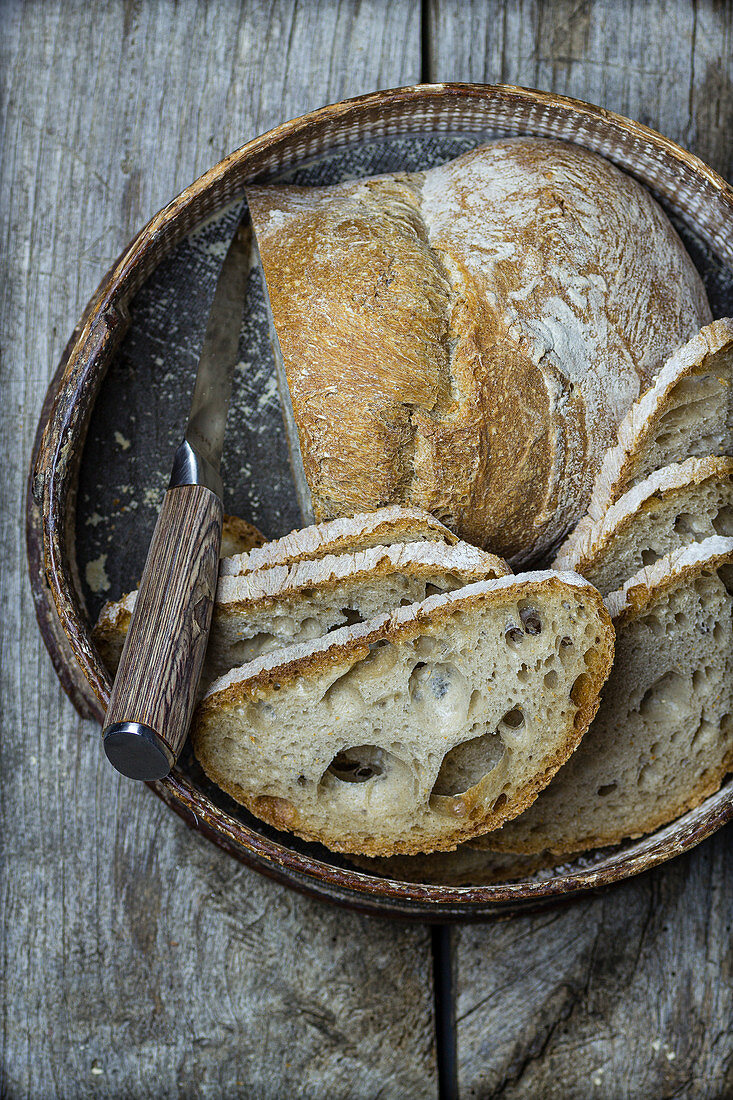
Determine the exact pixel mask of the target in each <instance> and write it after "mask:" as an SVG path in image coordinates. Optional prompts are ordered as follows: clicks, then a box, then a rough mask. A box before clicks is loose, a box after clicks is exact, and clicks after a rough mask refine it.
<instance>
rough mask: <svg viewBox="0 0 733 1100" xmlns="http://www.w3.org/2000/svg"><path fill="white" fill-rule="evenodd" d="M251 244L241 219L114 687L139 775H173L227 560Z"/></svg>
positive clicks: (112, 737)
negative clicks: (232, 408) (226, 516)
mask: <svg viewBox="0 0 733 1100" xmlns="http://www.w3.org/2000/svg"><path fill="white" fill-rule="evenodd" d="M250 244H251V238H250V231H249V229H248V228H243V227H242V225H241V219H240V224H239V225H238V228H237V230H236V231H235V233H234V236H233V238H232V241H231V243H230V245H229V248H228V251H227V254H226V256H225V259H224V262H223V264H222V267H221V272H220V275H219V280H218V282H217V285H216V290H215V292H214V298H213V301H212V305H211V310H210V313H209V320H208V323H207V326H206V335H205V337H204V342H203V345H202V349H201V355H200V358H199V365H198V372H197V375H196V382H195V385H194V391H193V399H192V402H191V412H190V415H189V419H188V426H187V428H186V432H185V435H184V438H183V442H182V443H181V445H180V446H179V448H178V450H177V451H176V454H175V458H174V460H173V473H172V475H171V480H170V484H169V486H168V492H167V493H166V495H165V497H164V499H163V505H162V507H161V510H160V514H159V516H158V522H157V524H156V527H155V531H154V533H153V539H152V542H151V544H150V549H149V550H148V557H147V560H146V562H145V569H144V571H143V576H142V580H141V582H140V588H139V591H138V595H137V600H136V602H135V607H134V610H133V613H132V618H131V620H130V626H129V629H128V633H127V638H126V640H125V645H124V647H123V650H122V655H121V657H120V664H119V667H118V669H117V675H116V677H115V682H114V684H113V687H112V692H111V694H110V700H109V706H108V708H107V715H106V718H105V724H104V729H103V740H104V748H105V752H106V754H107V757H108V759H109V761H110V763H111V764H113V766H114V767H115V768H117V770H118V771H121V772H122V773H123V775H127V776H129V777H130V778H132V779H145V780H152V779H162V778H163V777H164V776H165V775H167V774H168V772H169V771H170V769H171V768H172V767H173V765H174V764H175V762H176V760H177V758H178V754H179V753H180V751H181V748H182V746H183V743H184V741H185V739H186V735H187V733H188V729H189V726H190V724H191V718H192V715H193V709H194V706H195V703H196V691H197V687H198V683H199V679H200V676H201V669H202V667H203V663H204V656H205V652H206V644H207V640H208V634H209V628H210V626H211V616H212V611H213V606H214V597H215V593H216V581H217V574H218V569H219V548H220V544H221V528H222V517H223V505H222V499H221V497H222V484H221V475H220V473H219V466H220V463H221V452H222V447H223V444H224V431H225V427H226V419H227V411H228V407H229V398H230V396H231V388H232V375H233V373H234V367H235V365H236V362H237V351H238V348H239V334H240V329H241V327H242V316H243V313H244V302H245V287H246V279H247V274H248V270H249V260H250Z"/></svg>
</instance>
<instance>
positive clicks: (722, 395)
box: [588, 317, 733, 520]
mask: <svg viewBox="0 0 733 1100" xmlns="http://www.w3.org/2000/svg"><path fill="white" fill-rule="evenodd" d="M721 454H723V455H730V454H733V318H731V317H725V318H723V319H722V320H719V321H713V322H712V324H710V325H706V326H705V328H703V329H701V330H700V332H699V333H698V334H697V335H696V336H693V338H692V339H691V340H690V341H688V343H686V344H685V345H684V347H682V348H680V350H679V351H677V352H675V354H674V355H672V356H671V358H670V359H668V360H667V362H666V364H665V365H664V367H663V368H662V370H661V371H660V372H659V374H658V376H657V378H656V380H655V382H654V385H653V386H650V387H649V389H648V390H646V392H645V393H644V394H643V395H642V396H641V397H640V398H639V400H638V401H636V402H635V403H634V404H633V405H632V406H631V408H630V409H629V411H628V413H627V414H626V416H625V418H624V419H623V420H622V422H621V424H620V426H619V429H618V441H617V443H616V444H615V445H614V446H612V447H611V448H610V449H609V450H608V451H607V452H606V455H605V457H604V459H603V463H602V465H601V468H600V470H599V472H598V474H597V476H596V479H595V482H594V485H593V491H592V493H591V500H590V504H589V506H588V515H589V516H590V517H591V519H593V520H600V519H602V517H603V515H604V513H605V512H606V511H607V509H608V508H609V507H610V505H611V504H613V503H614V502H615V501H617V500H618V499H619V497H621V496H623V494H624V493H626V492H628V490H629V489H630V488H631V486H632V485H636V484H637V482H639V481H643V479H644V478H645V477H648V475H649V474H650V473H652V471H654V470H659V469H661V468H662V467H664V466H669V465H670V463H672V462H682V461H683V460H684V459H686V458H702V457H704V456H705V455H721Z"/></svg>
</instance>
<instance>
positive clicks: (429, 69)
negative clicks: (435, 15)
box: [420, 0, 433, 84]
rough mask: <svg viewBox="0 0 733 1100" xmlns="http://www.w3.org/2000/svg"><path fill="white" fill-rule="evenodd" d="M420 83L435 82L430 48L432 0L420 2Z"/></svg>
mask: <svg viewBox="0 0 733 1100" xmlns="http://www.w3.org/2000/svg"><path fill="white" fill-rule="evenodd" d="M420 83H421V84H432V83H433V64H432V57H431V49H430V0H421V3H420Z"/></svg>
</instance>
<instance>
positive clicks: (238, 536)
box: [219, 516, 267, 558]
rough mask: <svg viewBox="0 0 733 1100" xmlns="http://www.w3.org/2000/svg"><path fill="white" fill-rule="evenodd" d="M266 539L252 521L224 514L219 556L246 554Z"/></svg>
mask: <svg viewBox="0 0 733 1100" xmlns="http://www.w3.org/2000/svg"><path fill="white" fill-rule="evenodd" d="M266 542H267V539H266V538H265V536H264V535H263V534H262V532H261V531H258V529H257V528H256V527H255V526H254V524H252V523H248V522H247V520H246V519H242V518H241V517H240V516H224V522H223V524H222V528H221V547H220V549H219V557H220V558H229V557H231V556H232V554H247V553H249V551H250V550H254V548H255V547H256V546H264V544H265V543H266Z"/></svg>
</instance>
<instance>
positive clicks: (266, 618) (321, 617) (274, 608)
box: [94, 542, 511, 690]
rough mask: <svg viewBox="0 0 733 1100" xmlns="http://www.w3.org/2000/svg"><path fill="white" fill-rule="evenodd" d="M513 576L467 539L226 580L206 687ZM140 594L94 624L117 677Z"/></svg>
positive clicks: (384, 549)
mask: <svg viewBox="0 0 733 1100" xmlns="http://www.w3.org/2000/svg"><path fill="white" fill-rule="evenodd" d="M510 572H511V570H510V569H509V566H508V565H507V564H506V562H504V561H502V560H501V558H497V557H494V555H493V554H487V553H486V552H485V551H484V550H479V549H477V548H476V547H474V546H469V545H468V543H465V542H460V543H456V544H455V545H454V546H448V545H446V544H445V543H442V542H410V543H397V544H396V545H394V546H373V547H371V548H370V549H368V550H360V551H359V552H357V553H355V554H340V555H338V556H333V555H331V556H329V557H325V558H321V559H319V560H317V561H301V562H299V563H298V564H297V565H292V566H287V565H275V566H271V567H270V568H265V569H258V570H255V572H253V573H246V574H244V575H243V576H223V577H220V579H219V585H218V589H217V594H216V603H215V605H214V614H213V618H212V625H211V634H210V636H209V645H208V649H207V652H206V662H205V665H204V671H203V674H202V677H201V684H202V690H205V689H206V687H207V686H208V685H209V684H211V683H212V681H213V680H215V679H216V678H217V677H219V676H223V675H224V673H225V672H228V671H229V670H230V669H232V668H235V667H237V666H239V665H241V664H243V663H244V662H245V661H248V660H250V659H251V658H253V657H256V656H258V655H259V654H261V653H269V652H270V651H271V650H273V649H277V648H278V647H279V646H284V645H290V644H292V643H294V642H301V641H306V640H308V639H312V638H320V637H322V636H323V635H324V634H326V633H328V631H330V630H333V629H334V628H336V627H339V626H342V625H344V624H345V623H354V622H362V621H364V620H365V619H371V618H373V617H374V616H375V615H381V614H385V613H386V612H389V611H392V610H393V609H394V608H395V607H398V606H399V605H400V604H401V603H414V602H416V601H420V600H423V599H425V597H426V596H429V595H431V594H432V593H437V592H450V591H453V590H454V589H457V588H461V587H462V586H463V585H466V584H472V583H474V582H475V581H480V580H486V579H490V578H492V577H503V576H506V575H507V574H509V573H510ZM136 595H137V594H136V593H134V592H132V593H130V594H129V595H128V596H126V597H125V598H124V599H123V600H120V601H118V602H117V603H114V604H107V605H106V606H105V608H104V609H103V610H102V614H101V615H100V618H99V621H98V623H97V626H96V627H95V630H94V640H95V643H96V645H97V648H98V649H99V652H100V655H101V656H102V659H103V660H104V662H105V665H106V666H107V667H108V668H109V670H110V672H114V671H116V669H117V665H118V664H119V661H120V656H121V654H122V647H123V645H124V642H125V637H126V634H127V630H128V627H129V625H130V618H131V616H132V609H133V608H134V606H135V598H136Z"/></svg>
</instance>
